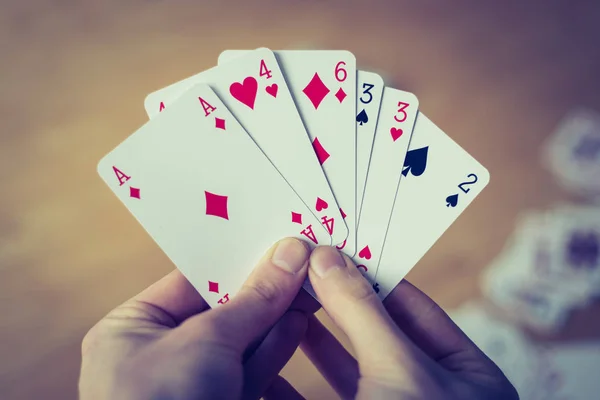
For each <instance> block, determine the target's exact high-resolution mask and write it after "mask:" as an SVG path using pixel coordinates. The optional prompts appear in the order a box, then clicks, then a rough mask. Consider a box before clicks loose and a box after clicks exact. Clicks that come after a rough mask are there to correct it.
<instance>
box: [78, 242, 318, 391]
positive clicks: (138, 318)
mask: <svg viewBox="0 0 600 400" xmlns="http://www.w3.org/2000/svg"><path fill="white" fill-rule="evenodd" d="M308 257H309V249H308V247H307V246H306V245H305V244H304V243H303V242H301V241H299V240H297V239H291V238H288V239H283V240H282V241H280V242H278V243H277V244H275V245H274V246H273V247H272V248H271V249H270V250H269V251H268V252H267V253H266V255H265V256H264V257H263V258H262V259H261V260H260V261H259V263H258V265H257V267H256V268H255V269H254V271H253V272H252V274H251V275H250V277H249V278H248V280H247V281H246V282H245V284H244V285H243V287H242V288H241V289H240V291H239V292H238V293H237V295H236V296H235V297H234V298H233V299H232V300H231V301H229V302H227V303H225V304H224V305H222V306H220V307H218V308H215V309H212V310H211V309H209V307H208V305H207V304H206V303H205V302H204V300H203V299H202V298H201V297H200V295H199V294H198V292H197V291H196V290H195V289H194V288H193V287H192V286H191V284H190V283H189V282H188V281H187V279H186V278H185V277H184V276H183V275H181V273H180V272H178V271H174V272H172V273H171V274H169V275H167V276H166V277H164V278H163V279H162V280H160V281H158V282H157V283H155V284H154V285H152V286H150V287H149V288H147V289H146V290H144V291H143V292H142V293H140V294H139V295H137V296H135V297H134V298H133V299H131V300H129V301H127V302H126V303H124V304H123V305H121V306H119V307H117V308H116V309H114V310H113V311H111V312H110V313H109V314H108V315H107V316H106V317H104V318H103V319H102V320H101V321H100V322H98V323H97V324H96V325H95V326H94V327H93V328H92V329H91V330H90V331H89V332H88V334H87V335H86V336H85V338H84V340H83V343H82V366H81V373H80V379H79V394H80V398H81V399H82V400H88V399H111V400H118V399H129V400H131V399H134V400H135V399H211V400H213V399H258V398H259V397H260V396H262V395H265V396H266V397H277V396H278V393H280V392H282V393H288V392H289V391H291V390H293V389H292V388H291V386H290V385H289V384H288V383H287V382H285V380H283V378H281V377H279V376H278V373H279V371H280V370H281V368H283V366H284V365H285V364H286V363H287V361H288V360H289V358H290V357H291V356H292V354H293V353H294V351H295V350H296V348H297V347H298V344H299V343H300V341H301V339H302V337H303V336H304V334H305V332H306V329H307V323H308V320H307V318H308V317H307V315H306V314H305V313H304V312H302V311H295V310H294V309H290V305H291V303H292V301H293V300H294V298H295V296H296V295H297V293H298V291H299V290H300V288H301V286H302V283H303V281H304V279H305V278H306V274H307V270H308ZM295 395H296V394H295V392H294V394H292V395H290V397H289V398H290V399H294V398H296V397H293V396H295Z"/></svg>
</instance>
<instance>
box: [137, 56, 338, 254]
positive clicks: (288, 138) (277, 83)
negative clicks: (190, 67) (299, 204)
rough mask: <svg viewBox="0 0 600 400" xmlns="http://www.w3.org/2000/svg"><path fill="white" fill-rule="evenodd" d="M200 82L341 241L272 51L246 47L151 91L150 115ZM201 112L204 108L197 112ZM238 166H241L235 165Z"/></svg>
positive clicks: (334, 211)
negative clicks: (233, 56)
mask: <svg viewBox="0 0 600 400" xmlns="http://www.w3.org/2000/svg"><path fill="white" fill-rule="evenodd" d="M198 82H204V83H207V84H208V85H209V86H210V87H211V88H212V89H213V90H214V91H215V92H216V94H217V95H218V96H219V98H220V99H221V100H222V101H223V103H224V104H225V105H226V106H227V108H228V109H229V110H231V112H232V113H233V114H234V115H235V116H236V118H237V119H238V120H239V122H240V124H241V125H242V126H243V127H244V128H245V129H246V131H247V132H248V133H249V134H250V136H251V137H252V139H254V141H255V142H256V144H257V145H258V147H260V149H261V150H262V151H263V152H264V154H265V155H266V156H267V158H268V159H269V160H270V161H271V162H272V163H273V165H274V166H275V168H277V170H279V172H280V173H281V174H282V175H283V177H284V178H285V179H286V181H287V182H288V183H289V184H290V185H291V187H292V188H293V189H294V191H295V192H296V193H297V194H298V196H300V198H301V199H302V200H303V201H304V203H305V204H306V205H307V206H308V207H309V208H310V209H311V212H313V213H314V215H315V216H317V217H318V218H319V220H320V221H321V223H322V224H323V225H324V226H325V227H326V228H327V230H328V231H329V233H330V234H331V236H332V238H333V243H335V244H337V243H343V241H344V240H345V239H346V237H347V235H348V229H347V228H346V225H345V223H344V221H343V217H342V215H341V212H340V210H339V207H338V205H337V203H336V200H335V197H334V195H333V193H332V191H331V188H330V187H329V184H328V183H327V179H326V178H325V176H324V174H323V171H322V170H321V168H320V165H319V160H318V159H317V158H316V157H315V154H314V151H313V148H312V145H311V142H310V140H309V138H308V136H307V133H306V129H305V128H304V125H303V124H302V120H301V119H300V115H299V114H298V111H297V110H296V107H295V105H294V101H293V99H292V96H291V95H290V91H289V89H288V87H287V85H286V82H285V79H284V77H283V75H282V72H281V70H280V68H279V65H278V63H277V60H276V59H275V56H274V55H273V52H272V51H271V50H269V49H266V48H261V49H257V50H254V51H248V52H247V54H244V55H243V56H241V57H239V58H238V59H236V60H235V62H232V63H226V64H225V65H220V66H218V67H215V68H211V69H209V70H207V71H204V72H201V73H199V74H197V75H194V76H192V77H190V78H187V79H184V80H182V81H179V82H177V83H174V84H172V85H170V86H167V87H166V88H163V89H160V90H158V91H155V92H153V93H151V94H149V95H148V96H147V97H146V100H145V107H146V111H147V113H148V115H149V116H150V117H151V118H152V117H154V116H156V115H157V114H158V113H159V112H160V111H161V110H163V109H164V108H165V107H167V108H168V106H169V104H170V103H171V102H172V101H173V100H175V99H176V98H177V97H179V96H180V95H181V94H182V93H183V92H184V91H185V90H186V89H189V88H190V87H191V86H193V85H194V84H196V83H198ZM201 111H202V110H201ZM237 165H240V166H242V168H243V164H241V163H239V162H238V163H237Z"/></svg>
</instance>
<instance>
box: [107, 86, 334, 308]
mask: <svg viewBox="0 0 600 400" xmlns="http://www.w3.org/2000/svg"><path fill="white" fill-rule="evenodd" d="M98 172H99V174H100V176H101V177H102V179H103V180H104V181H105V182H106V184H107V185H108V186H109V188H110V189H111V190H112V191H113V192H114V193H115V194H116V195H117V197H119V199H120V200H121V201H122V202H123V203H124V204H125V206H126V207H127V208H128V209H129V211H130V212H131V213H132V214H133V215H134V216H135V218H136V219H137V220H138V221H139V222H140V224H141V225H142V226H143V227H144V229H145V230H146V231H147V232H148V234H150V236H151V237H152V238H153V239H154V241H155V242H156V243H157V244H158V245H159V246H160V247H161V248H162V250H163V251H164V252H165V253H166V254H167V256H168V257H169V258H170V259H171V260H172V261H173V263H174V264H175V265H176V266H177V267H178V268H179V269H180V270H181V272H182V273H183V274H184V275H185V276H186V277H187V279H188V280H189V281H190V282H191V283H192V284H193V285H194V287H195V288H196V289H197V290H198V291H199V292H200V294H202V296H203V297H204V299H205V300H206V301H207V303H208V304H209V305H211V306H216V305H218V304H222V303H224V302H227V301H228V300H229V299H230V297H232V296H233V295H234V294H235V293H236V292H237V290H238V289H239V288H240V286H241V285H242V283H243V282H244V280H245V279H246V277H247V276H248V274H249V273H250V271H251V269H252V268H253V266H254V264H255V262H256V261H257V260H258V259H259V258H260V257H261V256H262V254H263V253H264V251H265V250H267V248H269V247H270V246H271V245H272V244H273V243H275V242H276V241H277V240H279V239H281V238H283V237H286V236H294V237H297V238H300V239H302V240H304V241H305V242H306V243H308V244H310V245H317V244H319V245H330V244H331V237H330V236H329V234H328V233H327V231H326V230H325V228H324V227H323V226H322V225H321V224H320V222H319V221H318V220H317V219H316V218H315V217H314V216H313V214H312V213H311V212H310V210H309V209H307V208H306V206H305V205H304V203H303V202H302V201H301V200H300V198H298V197H297V195H296V194H295V193H294V191H293V190H292V189H291V188H290V186H289V185H288V184H287V182H286V181H285V180H284V179H283V177H282V176H281V174H280V173H279V172H278V171H277V170H276V169H275V168H274V167H273V165H272V164H271V163H270V162H269V160H268V159H267V158H266V157H265V156H264V154H263V153H262V152H261V151H260V149H259V148H258V147H257V146H256V144H255V143H254V142H253V141H252V139H251V138H250V136H248V134H247V133H246V131H245V130H244V129H243V128H242V127H241V125H240V124H239V123H238V122H237V121H236V119H235V118H234V117H233V115H232V114H231V113H230V112H229V111H228V110H227V109H226V108H225V106H224V105H223V103H222V102H221V101H220V100H219V99H218V98H217V96H216V95H215V93H214V92H213V91H212V90H211V89H210V88H209V87H208V86H207V85H205V84H201V85H198V86H195V87H194V88H193V89H191V90H189V91H188V92H186V93H185V94H184V95H183V96H182V97H181V98H179V99H178V100H177V101H176V102H174V103H173V105H171V106H170V107H168V108H167V109H165V110H164V111H163V112H162V113H161V115H160V116H158V117H156V118H154V119H152V120H150V121H148V122H147V123H146V124H145V125H144V126H142V127H141V128H140V129H139V130H138V131H136V132H135V133H134V134H132V135H131V136H130V137H129V138H127V139H126V140H125V141H124V142H123V143H121V144H120V145H119V146H118V147H117V148H116V149H114V150H113V151H111V152H110V153H109V154H108V155H106V156H105V157H104V158H103V159H102V160H101V161H100V163H99V164H98Z"/></svg>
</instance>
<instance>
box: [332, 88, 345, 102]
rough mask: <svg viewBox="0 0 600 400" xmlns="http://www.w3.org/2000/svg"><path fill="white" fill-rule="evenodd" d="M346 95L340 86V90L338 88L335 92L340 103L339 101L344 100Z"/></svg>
mask: <svg viewBox="0 0 600 400" xmlns="http://www.w3.org/2000/svg"><path fill="white" fill-rule="evenodd" d="M346 96H347V95H346V92H344V89H342V88H340V90H338V91H337V92H336V93H335V97H337V99H338V100H339V101H340V103H341V102H342V101H344V99H345V98H346Z"/></svg>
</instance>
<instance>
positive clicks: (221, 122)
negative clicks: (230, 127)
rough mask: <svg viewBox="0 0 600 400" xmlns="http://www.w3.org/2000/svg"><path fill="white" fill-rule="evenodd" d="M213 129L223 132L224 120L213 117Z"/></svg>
mask: <svg viewBox="0 0 600 400" xmlns="http://www.w3.org/2000/svg"><path fill="white" fill-rule="evenodd" d="M215 127H217V128H218V129H223V130H225V120H224V119H221V118H216V117H215Z"/></svg>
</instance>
